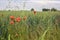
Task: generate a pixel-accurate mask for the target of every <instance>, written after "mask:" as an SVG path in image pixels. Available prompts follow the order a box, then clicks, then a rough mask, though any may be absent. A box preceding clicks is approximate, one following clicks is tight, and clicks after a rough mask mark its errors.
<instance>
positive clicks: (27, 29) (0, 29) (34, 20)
mask: <svg viewBox="0 0 60 40" xmlns="http://www.w3.org/2000/svg"><path fill="white" fill-rule="evenodd" d="M10 16H14V18H15V19H16V18H17V17H20V21H19V22H16V21H15V20H14V21H13V23H10V21H12V20H11V18H10ZM24 17H25V19H24ZM0 40H60V12H59V11H47V12H36V14H34V13H33V11H0Z"/></svg>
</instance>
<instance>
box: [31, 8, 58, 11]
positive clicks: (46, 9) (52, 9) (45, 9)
mask: <svg viewBox="0 0 60 40" xmlns="http://www.w3.org/2000/svg"><path fill="white" fill-rule="evenodd" d="M31 11H34V8H31ZM42 11H57V9H55V8H51V9H48V8H43V9H42Z"/></svg>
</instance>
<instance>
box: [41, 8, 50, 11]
mask: <svg viewBox="0 0 60 40" xmlns="http://www.w3.org/2000/svg"><path fill="white" fill-rule="evenodd" d="M42 11H50V9H46V8H43V9H42Z"/></svg>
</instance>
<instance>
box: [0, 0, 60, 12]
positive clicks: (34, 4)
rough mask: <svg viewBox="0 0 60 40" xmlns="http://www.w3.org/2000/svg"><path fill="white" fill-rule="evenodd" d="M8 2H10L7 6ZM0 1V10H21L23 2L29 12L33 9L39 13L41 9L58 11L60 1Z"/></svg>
mask: <svg viewBox="0 0 60 40" xmlns="http://www.w3.org/2000/svg"><path fill="white" fill-rule="evenodd" d="M9 1H10V2H11V3H10V4H9ZM9 1H8V0H0V10H3V9H4V10H5V9H11V10H18V9H19V10H21V9H23V2H24V1H25V9H26V10H30V9H31V8H34V9H35V10H38V11H40V10H41V9H42V8H56V9H59V10H60V0H9Z"/></svg>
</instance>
